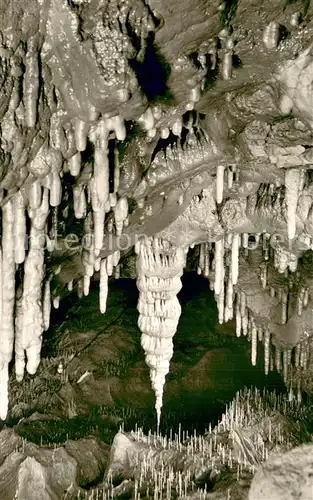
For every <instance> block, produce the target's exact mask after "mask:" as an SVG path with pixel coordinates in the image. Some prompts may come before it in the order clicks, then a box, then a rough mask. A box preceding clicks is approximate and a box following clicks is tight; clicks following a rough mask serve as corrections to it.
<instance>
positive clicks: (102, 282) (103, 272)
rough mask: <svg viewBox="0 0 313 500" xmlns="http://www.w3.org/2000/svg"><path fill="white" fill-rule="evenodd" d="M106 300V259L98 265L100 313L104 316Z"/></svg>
mask: <svg viewBox="0 0 313 500" xmlns="http://www.w3.org/2000/svg"><path fill="white" fill-rule="evenodd" d="M107 298H108V274H107V264H106V259H102V260H101V264H100V312H101V314H104V313H105V312H106V308H107Z"/></svg>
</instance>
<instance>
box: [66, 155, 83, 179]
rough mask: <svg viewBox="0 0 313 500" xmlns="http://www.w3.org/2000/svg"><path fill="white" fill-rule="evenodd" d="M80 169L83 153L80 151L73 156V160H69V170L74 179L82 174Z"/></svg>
mask: <svg viewBox="0 0 313 500" xmlns="http://www.w3.org/2000/svg"><path fill="white" fill-rule="evenodd" d="M80 167H81V153H80V151H78V153H76V154H75V155H73V156H72V158H70V159H69V160H68V168H69V171H70V174H71V175H72V176H73V177H77V176H78V175H79V173H80Z"/></svg>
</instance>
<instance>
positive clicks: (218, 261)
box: [214, 238, 225, 295]
mask: <svg viewBox="0 0 313 500" xmlns="http://www.w3.org/2000/svg"><path fill="white" fill-rule="evenodd" d="M224 272H225V271H224V238H221V239H220V240H218V241H216V242H215V279H214V290H215V294H216V295H219V294H220V293H221V291H222V288H223V284H224Z"/></svg>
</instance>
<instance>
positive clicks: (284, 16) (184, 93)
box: [0, 0, 313, 420]
mask: <svg viewBox="0 0 313 500" xmlns="http://www.w3.org/2000/svg"><path fill="white" fill-rule="evenodd" d="M9 3H10V2H9ZM11 3H12V2H11ZM31 3H32V6H33V19H32V22H33V25H32V22H30V19H29V18H28V17H27V15H26V14H25V15H24V13H23V12H21V11H20V8H19V7H18V6H15V5H14V6H13V3H12V6H11V7H12V8H11V9H8V11H10V15H11V17H12V19H10V18H9V17H8V16H7V14H6V13H3V12H2V11H1V12H0V21H1V25H0V33H1V34H2V36H1V37H0V66H1V75H0V84H1V85H0V120H1V122H0V134H1V142H0V203H1V217H2V222H1V224H2V232H1V246H0V248H1V259H0V267H1V269H0V308H1V309H0V314H1V321H0V418H1V419H5V418H6V415H7V408H8V403H9V398H8V381H9V363H10V361H11V360H12V356H13V351H14V347H15V372H16V378H17V380H22V379H23V376H24V370H25V364H26V369H27V371H28V373H30V374H34V373H35V372H36V370H37V367H38V364H39V362H40V350H41V344H42V334H43V331H44V330H47V329H48V327H49V321H50V311H51V303H53V305H54V306H55V307H58V305H59V300H60V291H59V290H57V291H56V290H55V289H54V281H53V277H54V275H55V274H58V273H60V274H61V275H62V271H63V269H62V268H63V267H66V264H65V263H63V262H62V263H61V265H59V266H55V265H54V266H51V268H50V267H49V265H50V262H51V261H53V257H54V256H55V255H57V253H58V251H59V250H58V245H59V243H60V241H59V240H60V239H62V241H63V240H66V237H67V236H68V234H69V233H73V232H74V233H75V231H74V229H73V227H74V226H75V228H76V227H77V228H78V229H77V234H76V233H75V234H74V236H75V237H77V241H78V244H77V249H76V254H75V255H80V257H81V267H80V269H79V270H78V271H77V273H76V275H73V276H72V277H71V279H68V278H67V279H65V282H66V283H67V284H68V289H69V290H70V291H71V290H72V288H73V286H76V287H77V290H78V294H79V296H82V295H87V294H88V292H89V286H90V280H91V279H92V277H93V276H94V275H95V274H96V273H98V272H99V279H100V310H101V312H102V313H105V311H106V302H107V295H108V288H109V278H110V277H111V276H113V273H115V276H116V277H118V276H119V275H120V264H119V261H120V259H121V258H125V256H127V252H128V251H130V250H131V248H132V247H133V245H134V242H135V241H136V238H137V236H138V234H142V233H144V234H145V238H144V239H143V240H142V241H141V240H140V244H139V243H138V244H137V245H136V251H137V284H138V288H139V291H140V299H139V303H138V310H139V328H140V330H141V331H142V347H143V349H144V351H145V353H146V361H147V364H148V365H149V367H150V373H151V380H152V386H153V389H154V391H155V393H156V409H157V413H158V420H159V417H160V412H161V408H162V396H163V386H164V382H165V377H166V374H167V373H168V371H169V363H170V359H171V356H172V349H173V346H172V337H173V335H174V333H175V331H176V328H177V322H178V319H179V315H180V305H179V303H178V300H177V297H176V295H177V293H178V291H179V289H180V287H181V284H180V276H181V274H182V273H183V269H184V263H185V257H186V250H187V249H188V247H189V246H192V245H197V244H199V245H200V247H199V263H198V266H197V267H198V272H203V274H204V275H205V276H207V277H208V278H209V281H210V287H211V288H212V290H214V292H215V297H216V301H217V305H218V310H219V321H220V323H222V322H223V321H229V320H231V319H232V318H236V325H237V326H236V329H237V335H238V336H239V335H241V333H243V334H244V335H246V336H247V337H248V338H249V339H250V340H251V345H252V363H253V364H255V362H256V355H257V352H256V348H257V341H258V340H259V341H262V342H263V343H264V350H265V371H266V372H268V371H269V369H270V368H271V366H274V365H275V363H276V367H277V369H280V365H281V364H282V363H281V362H282V359H281V356H283V364H284V375H285V379H286V380H287V371H288V369H289V367H290V366H291V364H292V363H293V359H294V358H295V360H296V361H295V366H294V368H295V370H296V369H297V368H299V366H301V368H306V367H307V366H309V365H310V356H309V352H310V341H309V340H308V339H310V337H311V336H312V335H313V331H312V325H310V320H311V319H312V318H311V317H309V310H310V306H311V300H312V292H311V289H312V287H313V280H312V279H311V276H310V273H309V272H308V269H309V270H310V266H305V265H304V264H303V262H304V256H305V255H306V254H307V253H312V248H313V247H312V238H313V188H312V186H313V183H312V158H313V155H312V151H313V148H312V145H313V142H312V109H311V107H310V106H308V102H310V98H311V90H310V85H311V84H312V65H313V56H312V45H311V44H310V36H309V32H310V30H309V29H303V28H302V27H301V26H299V24H301V23H300V19H302V17H301V16H303V17H305V16H306V22H307V23H310V22H311V21H310V19H311V17H312V12H311V11H310V9H309V8H307V9H304V10H303V12H302V14H301V15H299V16H298V17H297V13H298V14H299V12H298V11H297V10H295V9H298V7H297V6H295V5H293V3H292V2H290V5H288V6H286V5H285V2H282V4H283V6H281V8H280V7H279V5H278V4H279V2H277V6H276V7H275V8H277V12H276V11H275V12H274V13H273V16H274V18H275V19H274V20H273V21H272V22H268V20H267V18H266V22H265V21H264V19H265V17H266V16H265V17H264V19H263V17H262V16H261V17H260V18H259V17H258V16H259V13H256V14H255V16H256V19H257V21H256V24H255V25H256V27H257V29H256V30H255V33H253V32H252V31H253V30H252V31H251V30H250V25H249V26H248V30H247V31H249V33H250V34H249V37H252V38H253V42H251V40H250V38H249V37H248V42H247V41H246V39H245V37H242V34H241V31H240V29H239V28H238V25H239V26H240V23H241V18H240V19H239V18H238V17H236V16H237V15H238V16H239V15H243V14H244V12H242V11H240V9H241V6H240V5H238V6H237V7H238V13H237V11H236V9H234V12H233V14H232V15H233V16H234V19H233V18H229V19H228V17H227V16H226V17H227V22H226V21H225V19H226V18H225V19H224V21H223V22H222V19H223V16H222V15H221V12H223V9H222V8H221V6H219V5H215V3H214V2H213V3H212V2H211V3H210V2H202V1H201V2H198V1H197V0H196V7H199V10H197V9H196V8H195V9H193V10H194V11H195V13H193V14H192V15H191V19H190V20H189V18H188V19H187V18H186V19H184V21H182V20H181V22H184V23H186V27H185V28H186V33H185V32H182V33H180V35H179V37H177V39H176V40H173V39H172V36H171V34H170V30H168V21H167V19H166V18H165V19H163V21H162V22H161V18H162V15H163V14H162V15H161V14H160V13H159V12H156V11H155V10H154V2H149V5H150V4H151V7H148V4H147V3H146V2H144V1H141V0H136V1H135V2H132V3H131V2H129V1H127V0H125V1H123V0H116V1H115V0H114V1H113V0H110V1H108V2H103V3H101V2H100V3H99V4H98V5H91V4H90V2H84V1H80V2H67V1H66V0H51V2H49V5H48V4H47V3H46V2H41V3H40V2H38V3H37V2H35V1H34V2H31ZM174 3H175V2H174ZM300 3H301V2H300ZM156 4H158V8H160V11H161V12H163V10H164V15H165V14H166V15H168V16H171V15H173V12H174V11H175V9H172V10H173V12H172V13H171V12H170V11H171V9H168V12H167V9H164V6H163V5H161V4H162V2H156ZM211 4H212V5H211ZM213 4H214V5H213ZM175 5H176V3H175ZM204 6H205V8H206V11H205V12H206V14H205V15H206V19H207V20H206V22H205V23H203V25H202V24H201V26H202V28H203V26H204V25H205V26H207V25H208V26H209V27H210V30H211V32H210V34H209V35H208V33H207V28H205V29H202V28H201V29H200V28H199V30H200V31H199V33H200V34H199V36H196V35H195V34H193V33H194V32H196V31H197V30H193V29H192V27H193V22H195V19H198V16H199V12H201V13H203V8H204ZM299 9H300V7H299ZM274 10H275V9H274ZM261 11H262V9H261ZM240 12H241V14H240ZM159 14H160V15H159ZM310 16H311V17H310ZM30 17H32V16H30ZM243 18H244V16H243ZM261 18H262V19H261ZM276 18H277V20H276ZM297 19H298V21H297V22H295V20H297ZM291 21H292V22H291ZM188 23H190V26H189V24H188ZM231 23H233V26H231ZM279 23H281V27H282V26H285V25H286V26H289V32H288V30H287V32H288V36H286V37H282V36H281V29H280V27H279ZM288 23H289V24H288ZM198 24H199V23H198ZM259 24H260V28H259ZM188 26H189V27H190V29H189V28H188ZM180 31H181V30H180ZM193 36H194V37H195V39H194V40H193V39H192V37H193ZM180 37H182V38H184V37H186V47H185V46H184V44H180V43H178V39H179V40H180ZM208 38H209V39H208ZM187 42H188V43H187ZM157 43H160V44H161V45H160V47H158V46H157ZM251 44H252V45H253V46H254V51H255V52H254V53H253V60H254V61H255V62H253V63H252V62H251V46H252V45H251ZM178 45H179V47H178ZM277 49H279V50H277ZM237 53H238V56H237ZM164 54H167V56H168V58H169V61H170V62H168V61H167V60H165V59H164ZM247 54H248V55H247ZM249 54H250V55H249ZM236 57H237V58H238V59H239V60H240V64H239V63H238V64H237V66H236V65H235V64H234V61H236ZM245 61H247V62H248V65H250V66H251V64H252V66H253V69H254V71H252V72H251V78H250V79H249V86H248V87H249V88H248V87H247V88H246V87H245V86H244V84H245V83H246V80H247V77H246V73H245V71H246V70H245ZM150 63H151V64H152V70H151V71H152V73H153V71H157V70H158V71H157V75H158V76H160V75H162V78H163V79H164V81H162V82H158V85H157V86H154V84H153V78H154V74H152V75H150V74H149V75H146V73H147V71H148V69H149V68H148V67H149V64H150ZM265 63H266V64H265ZM254 64H255V66H254ZM265 66H266V67H267V68H268V69H267V70H266V71H264V68H265ZM260 68H261V70H262V71H260ZM161 70H162V71H161ZM252 73H253V74H252ZM261 73H262V74H261ZM263 73H264V74H263ZM273 74H274V75H276V76H275V78H273ZM160 78H161V77H160ZM166 79H168V80H166ZM140 86H141V87H140ZM151 86H152V87H151ZM155 88H157V89H163V90H162V92H163V91H164V95H159V96H158V95H156V92H155ZM149 99H150V101H149ZM75 218H76V219H77V220H75ZM76 224H77V225H76ZM59 233H60V234H61V236H60V234H59ZM277 235H278V240H277V238H276V237H277ZM72 236H73V234H72ZM123 237H125V238H126V240H127V241H128V244H127V248H125V247H124V246H123V248H122V244H121V243H122V242H123V239H122V238H123ZM273 238H274V239H273ZM275 238H276V240H275ZM82 239H84V243H83V242H82ZM87 240H88V242H89V243H88V245H87V244H86V242H87ZM26 243H27V244H26ZM261 247H262V251H261V252H260V249H261ZM124 250H125V252H124ZM61 255H62V257H64V260H65V258H66V257H68V258H69V260H71V259H72V258H73V253H71V251H70V250H69V249H67V253H66V252H64V253H63V254H62V253H61ZM253 255H254V256H255V257H253ZM254 259H256V260H255V262H254ZM249 262H250V263H251V268H250V271H247V270H246V269H247V268H249ZM252 264H253V265H252ZM114 269H115V271H114ZM255 269H257V271H256V272H254V271H255ZM256 274H257V276H255V275H256ZM278 275H279V277H278V278H277V276H278ZM275 280H276V281H275ZM279 280H280V281H279ZM282 281H283V283H281V282H282ZM277 283H278V284H277ZM253 294H254V295H255V296H256V297H257V299H256V300H255V301H254V299H253ZM265 297H266V298H265ZM257 301H261V302H262V301H263V302H262V304H264V307H267V308H268V309H267V310H268V311H270V313H271V314H269V315H268V316H269V317H268V318H266V317H265V315H263V314H262V311H260V310H259V309H260V308H258V307H257V306H256V305H255V304H256V302H257ZM272 316H273V318H274V319H273V318H272ZM295 316H296V317H297V318H301V321H299V322H298V323H299V324H298V323H297V322H296V321H295ZM311 323H312V321H311ZM290 331H294V332H296V333H295V335H292V334H291V333H290ZM271 342H272V343H274V345H276V344H277V345H276V347H277V349H276V351H277V352H276V353H275V363H274V354H273V352H272V343H271ZM295 345H296V347H294V346H295ZM299 346H300V347H299ZM291 348H294V349H295V350H297V355H296V356H291V354H290V352H291ZM282 353H283V354H282ZM25 354H26V357H27V363H25ZM298 378H299V377H298Z"/></svg>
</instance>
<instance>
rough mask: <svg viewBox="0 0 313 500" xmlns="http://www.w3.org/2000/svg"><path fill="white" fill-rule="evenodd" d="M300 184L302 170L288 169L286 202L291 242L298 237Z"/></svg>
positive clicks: (286, 172)
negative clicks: (297, 221)
mask: <svg viewBox="0 0 313 500" xmlns="http://www.w3.org/2000/svg"><path fill="white" fill-rule="evenodd" d="M299 184H300V170H299V169H297V168H290V169H287V170H286V171H285V186H286V194H285V200H286V204H287V227H288V238H289V240H293V238H294V237H295V235H296V213H297V206H298V196H299Z"/></svg>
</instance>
